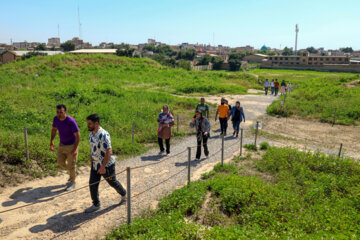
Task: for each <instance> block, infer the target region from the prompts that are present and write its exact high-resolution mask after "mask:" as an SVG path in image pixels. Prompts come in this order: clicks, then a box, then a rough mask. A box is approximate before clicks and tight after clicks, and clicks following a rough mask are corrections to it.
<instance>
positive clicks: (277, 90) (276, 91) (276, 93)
mask: <svg viewBox="0 0 360 240" xmlns="http://www.w3.org/2000/svg"><path fill="white" fill-rule="evenodd" d="M278 92H279V88H275V96H277V95H278Z"/></svg>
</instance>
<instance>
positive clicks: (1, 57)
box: [0, 50, 16, 64]
mask: <svg viewBox="0 0 360 240" xmlns="http://www.w3.org/2000/svg"><path fill="white" fill-rule="evenodd" d="M15 60H16V54H15V53H14V52H13V51H8V50H0V64H4V63H8V62H13V61H15Z"/></svg>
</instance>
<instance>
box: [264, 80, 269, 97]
mask: <svg viewBox="0 0 360 240" xmlns="http://www.w3.org/2000/svg"><path fill="white" fill-rule="evenodd" d="M269 87H270V82H269V80H267V79H266V81H265V82H264V88H265V95H267V94H268V91H269Z"/></svg>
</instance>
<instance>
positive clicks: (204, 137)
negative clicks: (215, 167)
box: [196, 133, 209, 159]
mask: <svg viewBox="0 0 360 240" xmlns="http://www.w3.org/2000/svg"><path fill="white" fill-rule="evenodd" d="M208 139H209V136H208V135H204V134H203V133H198V134H197V149H196V158H197V159H200V157H201V142H202V143H203V146H204V153H205V156H208V155H209V150H208V146H207V141H208Z"/></svg>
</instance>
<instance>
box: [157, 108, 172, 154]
mask: <svg viewBox="0 0 360 240" xmlns="http://www.w3.org/2000/svg"><path fill="white" fill-rule="evenodd" d="M157 122H158V123H159V128H158V143H159V147H160V152H159V154H163V153H164V150H165V149H164V143H163V139H165V144H166V155H168V154H170V138H171V127H172V126H174V124H175V123H174V117H173V116H172V115H171V113H170V109H169V106H168V105H164V107H163V110H162V112H161V113H160V114H159V117H158V119H157Z"/></svg>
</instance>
